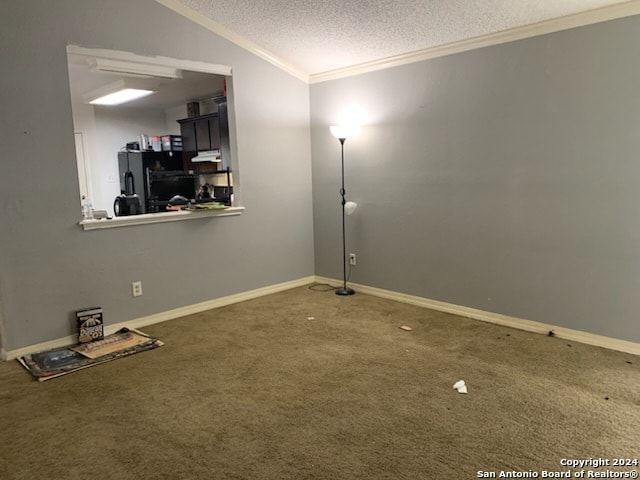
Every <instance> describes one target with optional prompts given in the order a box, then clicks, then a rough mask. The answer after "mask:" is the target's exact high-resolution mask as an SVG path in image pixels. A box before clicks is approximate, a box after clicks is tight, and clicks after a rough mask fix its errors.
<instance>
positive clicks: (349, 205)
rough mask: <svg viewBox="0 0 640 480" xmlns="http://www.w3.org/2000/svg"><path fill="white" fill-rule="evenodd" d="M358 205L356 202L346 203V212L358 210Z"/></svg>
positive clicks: (348, 213)
mask: <svg viewBox="0 0 640 480" xmlns="http://www.w3.org/2000/svg"><path fill="white" fill-rule="evenodd" d="M357 207H358V204H357V203H356V202H347V203H345V204H344V213H346V214H347V215H351V214H352V213H353V212H355V211H356V208H357Z"/></svg>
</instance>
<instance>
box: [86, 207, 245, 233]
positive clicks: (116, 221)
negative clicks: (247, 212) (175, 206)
mask: <svg viewBox="0 0 640 480" xmlns="http://www.w3.org/2000/svg"><path fill="white" fill-rule="evenodd" d="M243 211H244V207H229V208H225V209H224V210H204V211H198V212H188V211H186V210H180V211H178V212H161V213H144V214H142V215H127V216H124V217H113V218H112V219H106V218H104V219H101V220H83V221H81V222H80V225H81V226H82V228H83V229H84V230H99V229H102V228H116V227H128V226H131V225H146V224H149V223H162V222H177V221H178V220H195V219H198V218H205V217H229V216H232V215H240V214H242V212H243Z"/></svg>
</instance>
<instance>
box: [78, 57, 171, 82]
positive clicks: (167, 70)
mask: <svg viewBox="0 0 640 480" xmlns="http://www.w3.org/2000/svg"><path fill="white" fill-rule="evenodd" d="M88 62H89V65H90V67H91V70H92V71H94V72H102V73H117V74H119V75H127V76H132V77H161V78H182V70H179V69H177V68H174V67H167V66H165V65H151V64H149V63H136V62H126V61H123V60H112V59H109V58H90V59H88Z"/></svg>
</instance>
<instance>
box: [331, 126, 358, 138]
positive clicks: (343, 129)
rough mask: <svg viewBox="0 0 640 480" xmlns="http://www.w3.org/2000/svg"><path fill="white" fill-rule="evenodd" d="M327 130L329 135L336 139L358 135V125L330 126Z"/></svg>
mask: <svg viewBox="0 0 640 480" xmlns="http://www.w3.org/2000/svg"><path fill="white" fill-rule="evenodd" d="M329 130H331V135H333V136H334V137H336V138H349V137H353V136H354V135H357V134H358V133H360V127H359V126H358V125H332V126H331V127H329Z"/></svg>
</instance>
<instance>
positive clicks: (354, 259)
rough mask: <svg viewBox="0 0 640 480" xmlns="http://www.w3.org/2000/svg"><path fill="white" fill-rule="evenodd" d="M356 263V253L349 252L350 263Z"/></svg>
mask: <svg viewBox="0 0 640 480" xmlns="http://www.w3.org/2000/svg"><path fill="white" fill-rule="evenodd" d="M355 264H356V254H355V253H350V254H349V265H355Z"/></svg>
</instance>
